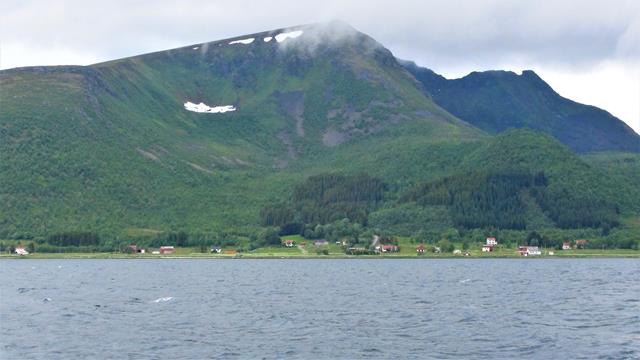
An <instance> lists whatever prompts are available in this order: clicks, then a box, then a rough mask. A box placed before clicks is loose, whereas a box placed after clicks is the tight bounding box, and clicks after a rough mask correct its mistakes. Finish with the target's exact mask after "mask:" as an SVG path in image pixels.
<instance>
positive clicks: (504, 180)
mask: <svg viewBox="0 0 640 360" xmlns="http://www.w3.org/2000/svg"><path fill="white" fill-rule="evenodd" d="M548 185H549V184H548V180H547V178H546V176H545V174H544V173H543V172H537V173H528V172H503V173H488V172H475V173H465V174H459V175H455V176H451V177H447V178H444V179H440V180H436V181H433V182H429V183H423V184H420V185H418V186H416V187H414V188H413V189H411V190H410V191H408V192H407V193H406V194H405V195H404V196H403V198H402V199H403V200H404V201H415V202H416V203H417V204H420V205H423V206H427V205H446V206H448V207H449V210H450V216H451V219H452V220H453V223H454V224H455V225H456V226H457V227H462V228H467V229H472V228H487V227H496V228H502V229H514V230H522V229H525V228H526V227H527V204H526V202H525V200H524V199H523V192H528V193H529V194H531V197H532V198H533V200H532V201H535V203H536V204H535V205H537V206H539V207H540V209H541V210H542V211H543V212H544V214H545V215H546V216H547V217H548V218H549V219H551V221H553V222H554V223H555V225H556V226H558V227H560V228H582V227H602V228H605V229H610V228H613V227H616V226H618V225H619V222H618V220H617V219H618V215H619V210H618V208H617V207H616V206H615V205H612V204H609V203H607V202H605V201H603V200H598V199H596V198H589V197H587V196H586V195H580V196H578V195H576V194H575V191H571V190H570V189H567V188H558V187H550V186H548Z"/></svg>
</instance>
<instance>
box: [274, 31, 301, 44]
mask: <svg viewBox="0 0 640 360" xmlns="http://www.w3.org/2000/svg"><path fill="white" fill-rule="evenodd" d="M300 35H302V30H296V31H290V32H285V33H280V34H278V35H276V41H277V42H283V41H285V40H287V39H295V38H297V37H298V36H300Z"/></svg>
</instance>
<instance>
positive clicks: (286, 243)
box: [282, 239, 296, 248]
mask: <svg viewBox="0 0 640 360" xmlns="http://www.w3.org/2000/svg"><path fill="white" fill-rule="evenodd" d="M282 245H284V247H288V248H291V247H294V246H296V242H295V241H293V240H291V239H286V240H283V241H282Z"/></svg>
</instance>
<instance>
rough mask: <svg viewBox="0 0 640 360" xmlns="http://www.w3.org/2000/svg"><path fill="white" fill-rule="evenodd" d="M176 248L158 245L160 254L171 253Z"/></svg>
mask: <svg viewBox="0 0 640 360" xmlns="http://www.w3.org/2000/svg"><path fill="white" fill-rule="evenodd" d="M174 252H176V248H175V247H173V246H160V254H173V253H174Z"/></svg>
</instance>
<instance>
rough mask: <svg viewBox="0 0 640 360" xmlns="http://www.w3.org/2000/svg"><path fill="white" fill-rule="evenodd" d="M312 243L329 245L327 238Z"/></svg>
mask: <svg viewBox="0 0 640 360" xmlns="http://www.w3.org/2000/svg"><path fill="white" fill-rule="evenodd" d="M313 245H315V246H327V245H329V242H328V241H327V240H316V241H314V242H313Z"/></svg>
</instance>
